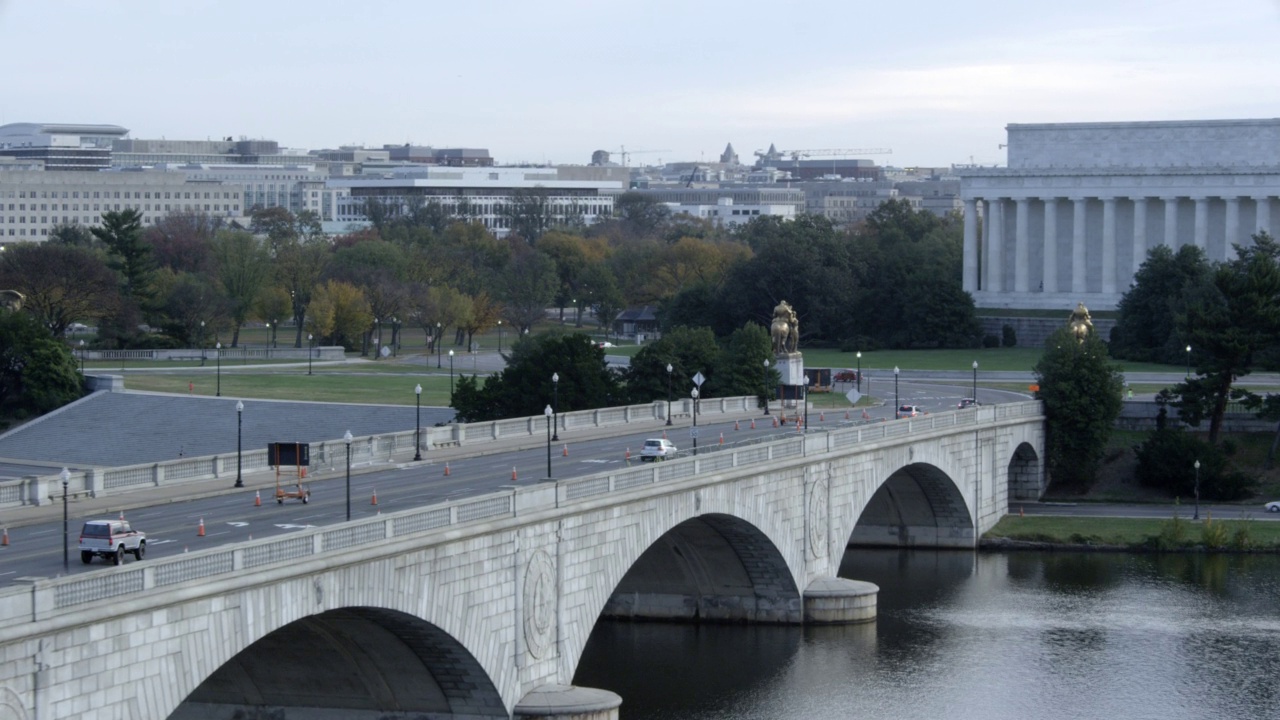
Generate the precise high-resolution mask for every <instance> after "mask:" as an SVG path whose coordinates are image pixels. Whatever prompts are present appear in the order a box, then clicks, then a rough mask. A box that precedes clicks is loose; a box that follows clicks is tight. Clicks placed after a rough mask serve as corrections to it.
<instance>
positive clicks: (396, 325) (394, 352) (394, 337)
mask: <svg viewBox="0 0 1280 720" xmlns="http://www.w3.org/2000/svg"><path fill="white" fill-rule="evenodd" d="M391 357H400V318H397V317H393V318H391Z"/></svg>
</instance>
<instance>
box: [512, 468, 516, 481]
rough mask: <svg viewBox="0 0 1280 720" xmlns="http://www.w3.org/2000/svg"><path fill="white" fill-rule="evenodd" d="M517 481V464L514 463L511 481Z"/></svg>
mask: <svg viewBox="0 0 1280 720" xmlns="http://www.w3.org/2000/svg"><path fill="white" fill-rule="evenodd" d="M515 481H516V466H515V465H512V466H511V482H515Z"/></svg>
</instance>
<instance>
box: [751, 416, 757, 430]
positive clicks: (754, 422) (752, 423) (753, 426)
mask: <svg viewBox="0 0 1280 720" xmlns="http://www.w3.org/2000/svg"><path fill="white" fill-rule="evenodd" d="M751 429H752V430H755V429H756V419H755V418H751Z"/></svg>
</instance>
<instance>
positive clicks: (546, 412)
mask: <svg viewBox="0 0 1280 720" xmlns="http://www.w3.org/2000/svg"><path fill="white" fill-rule="evenodd" d="M542 414H543V415H545V416H546V418H547V479H548V480H549V479H551V415H552V410H551V406H550V405H548V406H547V407H546V408H545V409H543V411H542Z"/></svg>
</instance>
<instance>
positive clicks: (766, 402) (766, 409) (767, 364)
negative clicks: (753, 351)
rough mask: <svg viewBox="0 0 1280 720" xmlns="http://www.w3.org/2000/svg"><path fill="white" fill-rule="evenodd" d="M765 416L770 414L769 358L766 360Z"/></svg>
mask: <svg viewBox="0 0 1280 720" xmlns="http://www.w3.org/2000/svg"><path fill="white" fill-rule="evenodd" d="M764 414H765V415H768V414H769V358H765V359H764Z"/></svg>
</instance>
